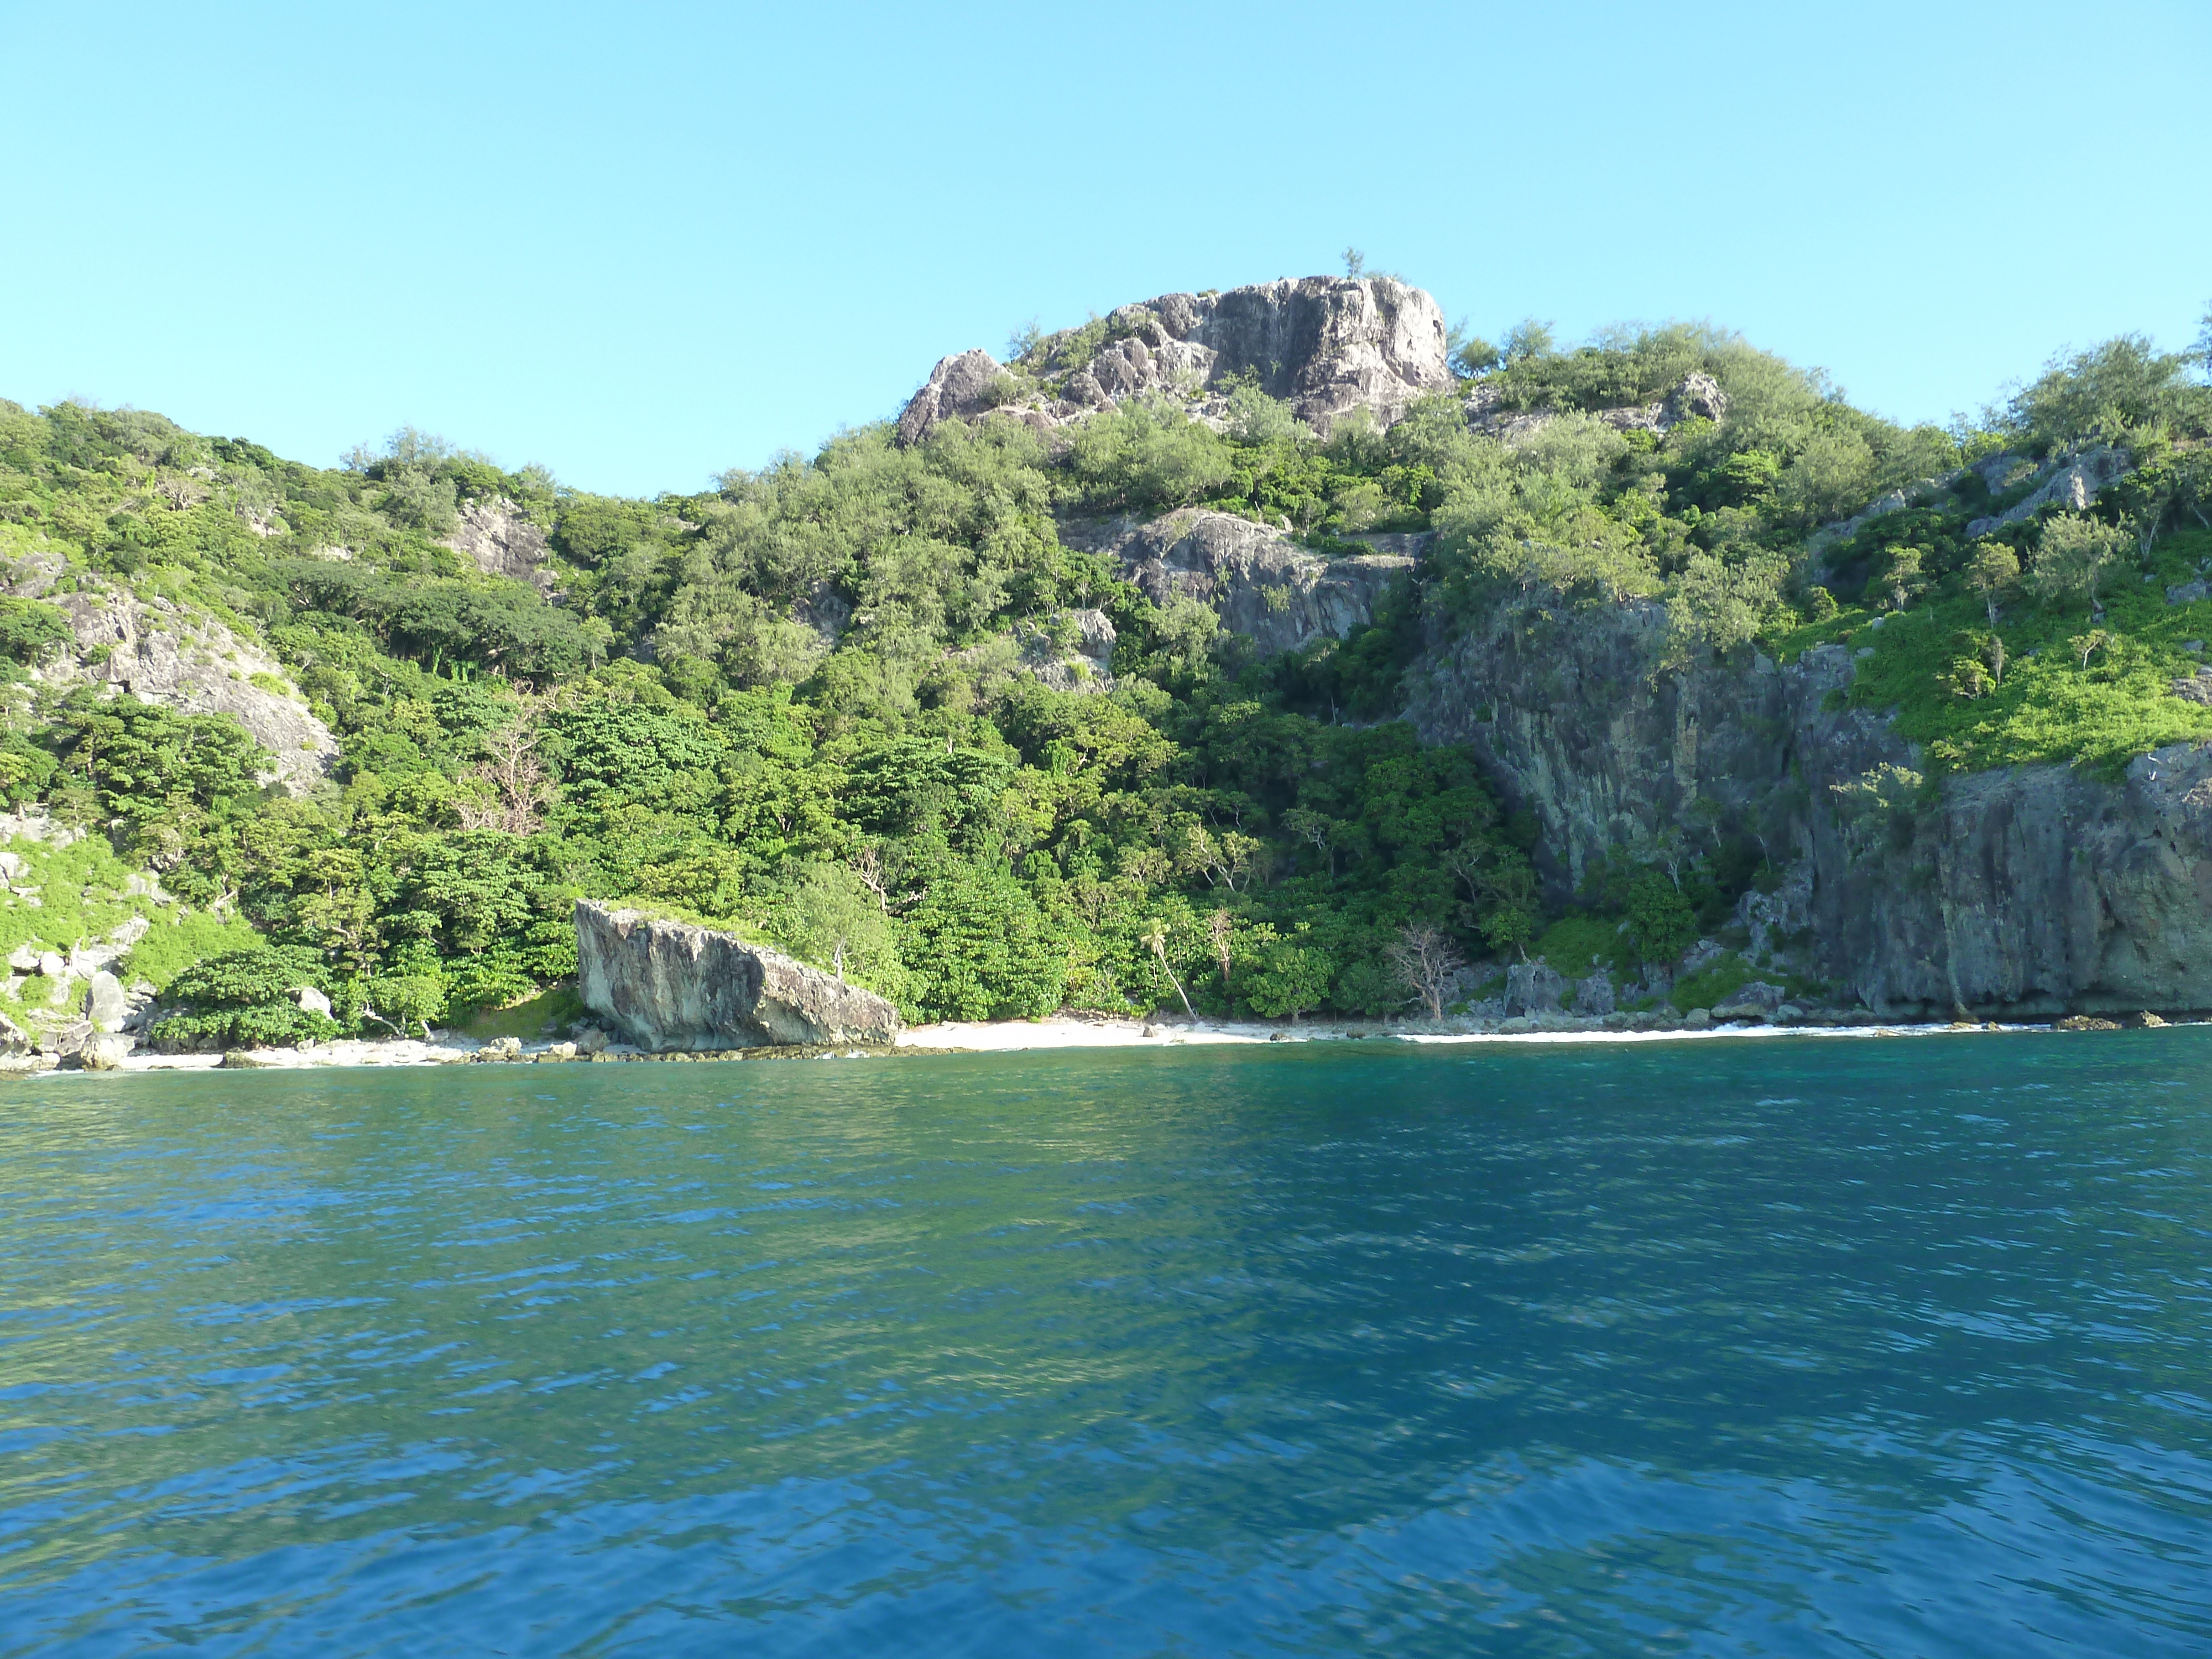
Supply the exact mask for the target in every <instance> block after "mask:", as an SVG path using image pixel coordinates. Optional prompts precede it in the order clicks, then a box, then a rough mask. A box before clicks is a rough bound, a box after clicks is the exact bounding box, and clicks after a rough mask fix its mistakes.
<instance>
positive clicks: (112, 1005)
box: [84, 969, 131, 1032]
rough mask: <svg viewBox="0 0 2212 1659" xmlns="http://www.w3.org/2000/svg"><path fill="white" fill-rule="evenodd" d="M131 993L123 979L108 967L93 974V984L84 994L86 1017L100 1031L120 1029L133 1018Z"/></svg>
mask: <svg viewBox="0 0 2212 1659" xmlns="http://www.w3.org/2000/svg"><path fill="white" fill-rule="evenodd" d="M84 1017H85V1018H87V1019H88V1020H90V1021H91V1022H92V1024H93V1025H94V1028H95V1029H96V1030H100V1031H107V1032H112V1031H119V1030H122V1029H123V1022H124V1021H125V1020H126V1019H128V1018H131V998H130V994H128V993H127V992H125V990H124V988H123V981H121V980H119V979H118V978H116V977H115V975H112V974H111V973H108V972H107V971H106V969H102V970H101V971H100V972H99V973H96V974H94V975H93V976H92V984H91V987H90V988H88V990H87V991H86V992H85V994H84Z"/></svg>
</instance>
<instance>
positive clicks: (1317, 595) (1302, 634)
mask: <svg viewBox="0 0 2212 1659" xmlns="http://www.w3.org/2000/svg"><path fill="white" fill-rule="evenodd" d="M1060 538H1061V539H1062V540H1063V541H1065V542H1066V543H1067V544H1069V545H1071V546H1075V547H1081V548H1084V549H1085V550H1089V551H1091V552H1097V553H1107V554H1111V555H1112V556H1114V557H1115V558H1117V559H1119V560H1120V561H1121V568H1122V569H1123V570H1124V572H1126V573H1127V575H1128V578H1129V580H1132V581H1133V582H1135V583H1136V584H1137V586H1139V587H1140V588H1142V589H1143V590H1144V592H1145V596H1146V598H1147V599H1151V600H1152V603H1153V604H1155V605H1166V604H1167V603H1169V602H1170V600H1172V599H1178V598H1182V599H1196V600H1197V601H1198V602H1199V603H1200V604H1201V605H1206V606H1207V607H1208V608H1209V609H1211V610H1212V611H1213V612H1214V613H1215V614H1216V615H1217V616H1218V617H1220V618H1221V625H1222V626H1223V627H1224V628H1225V629H1229V630H1230V631H1231V632H1232V633H1237V634H1242V635H1246V636H1247V637H1249V639H1250V640H1251V641H1253V642H1254V644H1255V646H1256V647H1258V649H1259V650H1260V652H1261V653H1262V654H1263V655H1273V653H1276V652H1279V651H1292V650H1296V649H1297V648H1298V647H1301V646H1304V645H1306V644H1308V643H1310V642H1311V641H1314V640H1316V639H1320V638H1322V637H1323V636H1327V637H1330V638H1334V639H1342V638H1343V637H1344V636H1345V635H1346V634H1348V633H1350V632H1351V631H1352V629H1353V628H1355V627H1357V626H1358V625H1359V624H1360V623H1364V622H1368V621H1370V620H1372V618H1373V617H1374V612H1375V606H1376V602H1377V601H1378V600H1380V599H1382V597H1383V593H1384V592H1386V591H1387V590H1388V589H1389V586H1390V584H1391V582H1392V581H1393V580H1395V579H1396V578H1397V577H1398V576H1399V575H1400V574H1402V573H1404V572H1407V571H1409V570H1411V569H1412V568H1413V563H1414V560H1413V556H1412V555H1411V554H1407V553H1372V554H1365V555H1352V556H1345V557H1338V558H1331V557H1324V556H1322V555H1321V554H1318V553H1315V552H1312V551H1310V550H1308V549H1306V548H1304V547H1301V546H1299V545H1298V544H1297V543H1296V542H1294V541H1292V540H1291V538H1289V537H1287V536H1285V535H1284V534H1282V533H1281V532H1279V531H1274V530H1270V529H1268V528H1267V526H1265V525H1257V524H1254V523H1253V522H1252V521H1251V520H1249V519H1240V518H1238V517H1237V516H1236V515H1235V514H1234V513H1208V512H1203V511H1200V510H1198V509H1194V508H1192V509H1186V510H1184V511H1182V512H1179V513H1169V514H1167V515H1166V516H1165V517H1164V518H1159V519H1152V520H1145V521H1142V522H1138V521H1134V520H1127V519H1116V520H1110V521H1109V522H1108V523H1106V524H1103V525H1091V526H1062V528H1061V531H1060Z"/></svg>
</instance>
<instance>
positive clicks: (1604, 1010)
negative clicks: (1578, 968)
mask: <svg viewBox="0 0 2212 1659" xmlns="http://www.w3.org/2000/svg"><path fill="white" fill-rule="evenodd" d="M1575 1012H1577V1013H1578V1014H1589V1015H1592V1016H1594V1017H1595V1018H1601V1019H1602V1018H1608V1017H1610V1016H1611V1014H1612V1013H1613V975H1610V974H1608V973H1607V972H1605V971H1604V970H1603V969H1600V970H1599V971H1598V972H1596V973H1595V974H1592V975H1590V976H1589V978H1588V979H1582V980H1577V981H1575Z"/></svg>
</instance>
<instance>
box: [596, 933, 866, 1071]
mask: <svg viewBox="0 0 2212 1659" xmlns="http://www.w3.org/2000/svg"><path fill="white" fill-rule="evenodd" d="M576 961H577V987H578V990H579V992H580V994H581V995H582V997H583V999H584V1001H585V1003H586V1006H589V1007H590V1008H591V1009H592V1012H595V1013H598V1014H599V1015H601V1016H603V1017H604V1018H606V1019H608V1020H611V1021H612V1022H613V1023H614V1024H617V1025H618V1026H620V1027H621V1028H622V1029H623V1030H624V1031H625V1032H627V1033H628V1034H629V1037H630V1039H631V1040H632V1041H633V1042H635V1043H637V1045H638V1046H639V1047H640V1048H750V1047H757V1046H759V1045H762V1044H767V1043H805V1042H890V1040H891V1039H892V1038H893V1037H895V1036H897V1035H898V1032H899V1028H900V1021H899V1017H898V1011H897V1010H896V1009H895V1008H893V1007H892V1006H891V1005H890V1003H888V1002H886V1001H884V999H883V998H881V997H879V996H878V995H877V994H875V993H874V992H872V991H864V990H862V989H860V987H858V986H856V985H847V984H844V983H842V982H841V981H838V980H837V979H836V978H835V977H834V976H833V975H829V974H825V973H823V972H822V971H821V969H817V968H809V967H808V966H806V965H805V963H800V962H795V961H793V959H792V958H791V957H787V956H785V955H783V954H782V953H781V952H780V951H771V950H769V949H767V948H766V947H765V946H763V945H748V944H747V943H745V942H744V940H743V939H739V938H738V937H737V935H735V934H734V933H718V932H716V931H715V930H714V929H712V928H708V927H694V926H692V925H691V924H690V923H688V922H680V921H659V920H656V919H655V918H653V917H651V916H647V915H644V914H642V913H641V912H640V911H636V910H618V909H616V908H612V907H611V906H609V905H605V904H601V903H598V902H594V901H592V900H589V899H586V900H585V901H583V902H580V903H579V904H578V905H577V906H576Z"/></svg>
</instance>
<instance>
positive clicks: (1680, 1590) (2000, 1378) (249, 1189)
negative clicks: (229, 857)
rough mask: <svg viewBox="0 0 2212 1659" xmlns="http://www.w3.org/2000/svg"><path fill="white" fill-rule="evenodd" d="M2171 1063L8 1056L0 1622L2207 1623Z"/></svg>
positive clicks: (99, 1628)
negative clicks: (304, 1065) (330, 1066)
mask: <svg viewBox="0 0 2212 1659" xmlns="http://www.w3.org/2000/svg"><path fill="white" fill-rule="evenodd" d="M2208 1037H2212V1030H2169V1031H2147V1032H2130V1033H2125V1034H2122V1035H2118V1036H2086V1037H2085V1036H2075V1037H2058V1036H2051V1037H2038V1036H2005V1037H1994V1036H1958V1037H1936V1038H1922V1039H1914V1040H1899V1041H1893V1042H1880V1041H1849V1042H1845V1041H1826V1042H1809V1041H1808V1042H1764V1043H1748V1042H1745V1043H1729V1042H1703V1043H1682V1044H1670V1045H1649V1046H1641V1047H1636V1048H1606V1049H1597V1048H1547V1049H1529V1048H1518V1049H1511V1050H1508V1049H1504V1048H1425V1049H1418V1050H1417V1049H1413V1048H1406V1047H1403V1046H1401V1045H1395V1044H1393V1045H1385V1044H1375V1043H1367V1044H1355V1043H1342V1044H1329V1045H1320V1044H1316V1045H1311V1046H1305V1047H1299V1048H1292V1049H1288V1050H1286V1049H1283V1048H1273V1049H1264V1050H1261V1051H1257V1052H1253V1051H1243V1052H1227V1051H1221V1050H1212V1051H1209V1050H1206V1049H1177V1050H1173V1051H1170V1052H1166V1053H1159V1052H1151V1053H1129V1052H1122V1053H1109V1054H1072V1055H1064V1056H1060V1055H1052V1056H1036V1055H1014V1056H997V1057H975V1058H971V1059H917V1060H899V1061H882V1060H877V1061H868V1062H860V1061H845V1062H837V1063H823V1062H799V1061H790V1062H775V1063H759V1062H755V1063H748V1064H743V1065H719V1066H718V1065H705V1066H588V1067H586V1066H532V1067H498V1068H492V1067H472V1068H469V1069H466V1070H439V1071H417V1072H405V1073H364V1072H353V1073H321V1074H318V1075H313V1076H307V1077H302V1076H297V1075H287V1074H283V1073H242V1074H224V1073H205V1074H199V1075H192V1076H184V1077H173V1078H160V1077H136V1078H127V1079H100V1078H91V1077H86V1078H76V1079H50V1080H47V1081H46V1082H43V1083H40V1084H37V1085H30V1086H27V1087H18V1088H15V1089H12V1090H10V1091H8V1092H7V1093H5V1094H4V1095H0V1653H4V1654H9V1655H15V1654H30V1653H36V1654H42V1655H43V1654H50V1653H51V1654H83V1655H110V1654H137V1653H155V1652H163V1653H167V1652H174V1651H182V1650H189V1651H191V1652H193V1653H196V1654H205V1655H233V1654H240V1655H242V1654H279V1655H293V1654H299V1655H309V1654H312V1655H317V1656H322V1655H352V1654H377V1655H409V1656H415V1655H447V1654H452V1655H463V1654H466V1655H477V1654H505V1655H551V1654H592V1655H598V1654H607V1655H615V1654H622V1655H650V1656H671V1655H691V1654H714V1655H723V1654H730V1655H744V1656H783V1655H801V1654H803V1655H822V1656H837V1659H855V1656H858V1659H866V1656H873V1655H894V1654H895V1655H899V1656H910V1655H922V1656H928V1655H951V1654H977V1655H991V1656H1030V1655H1047V1656H1052V1659H1088V1656H1103V1655H1115V1656H1119V1655H1139V1654H1172V1655H1190V1656H1212V1655H1309V1654H1364V1653H1370V1652H1375V1653H1390V1654H1407V1655H1431V1654H1434V1655H1447V1654H1449V1655H1462V1654H1469V1653H1477V1654H1529V1655H1581V1654H1590V1655H1613V1654H1699V1655H1705V1654H1711V1655H1729V1656H1746V1655H1773V1654H1805V1655H1829V1654H1834V1655H1883V1656H1888V1655H1911V1656H1919V1655H1960V1656H1967V1655H1972V1656H1993V1655H2002V1656H2022V1655H2050V1654H2069V1655H2073V1654H2080V1655H2097V1656H2120V1655H2132V1654H2159V1655H2167V1654H2172V1655H2182V1654H2191V1655H2203V1654H2206V1653H2212V1104H2208V1102H2209V1101H2212V1042H2208V1041H2207V1040H2206V1039H2207V1038H2208Z"/></svg>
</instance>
